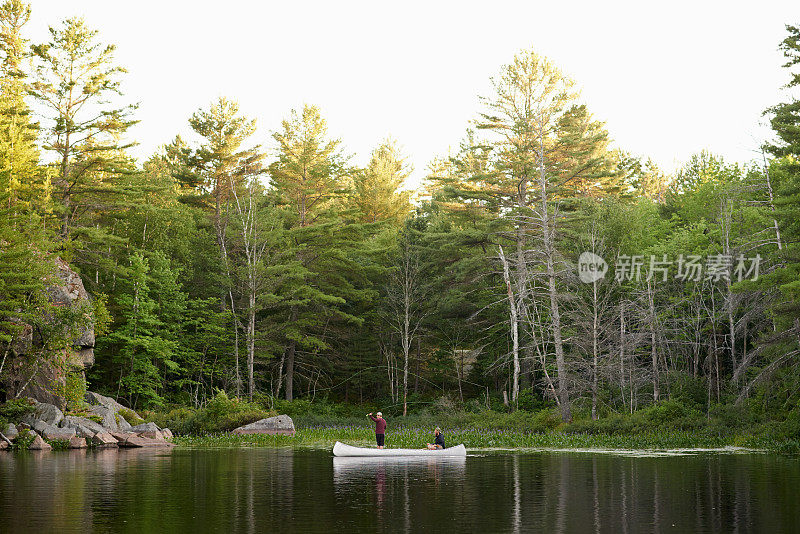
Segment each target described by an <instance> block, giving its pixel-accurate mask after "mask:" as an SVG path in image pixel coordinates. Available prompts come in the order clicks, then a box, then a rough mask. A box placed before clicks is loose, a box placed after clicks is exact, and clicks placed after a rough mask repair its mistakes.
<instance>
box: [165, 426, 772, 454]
mask: <svg viewBox="0 0 800 534" xmlns="http://www.w3.org/2000/svg"><path fill="white" fill-rule="evenodd" d="M445 439H446V442H447V444H448V446H453V445H458V444H459V443H463V444H464V445H466V447H467V448H468V449H493V448H498V449H516V448H525V449H529V448H534V449H535V448H555V449H583V448H585V449H646V450H657V449H684V448H719V447H725V446H742V447H751V448H767V447H768V445H769V443H767V442H764V441H759V440H757V439H752V438H748V437H719V436H707V435H701V434H698V433H696V432H691V431H674V432H645V433H641V434H636V435H629V436H625V435H604V434H566V433H563V432H549V433H534V432H524V431H519V430H510V429H491V430H489V429H484V428H456V429H449V430H447V431H446V432H445ZM175 441H176V443H178V444H179V445H182V446H187V447H307V448H330V447H332V446H333V444H334V443H335V442H336V441H342V442H345V443H348V444H350V445H356V446H363V447H373V446H374V445H375V435H374V433H373V431H372V429H370V428H368V427H365V426H353V425H333V426H327V427H313V428H302V429H299V430H297V432H296V433H295V435H294V436H285V435H278V436H268V435H245V436H237V435H233V434H209V435H205V436H179V437H177V438H175ZM431 441H433V434H432V432H431V431H430V430H429V429H428V428H415V427H410V426H403V427H401V428H396V429H394V430H392V431H390V432H387V434H386V446H387V447H389V448H423V447H425V443H427V442H431Z"/></svg>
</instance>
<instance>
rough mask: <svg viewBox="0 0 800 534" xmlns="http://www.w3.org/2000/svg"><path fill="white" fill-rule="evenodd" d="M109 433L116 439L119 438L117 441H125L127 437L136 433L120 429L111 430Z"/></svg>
mask: <svg viewBox="0 0 800 534" xmlns="http://www.w3.org/2000/svg"><path fill="white" fill-rule="evenodd" d="M109 434H111V435H112V436H113V437H114V439H115V440H117V443H123V442H124V441H125V440H126V439H128V438H130V437H133V436H135V435H136V434H133V433H131V432H120V431H116V432H109Z"/></svg>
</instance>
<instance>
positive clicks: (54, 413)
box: [22, 401, 64, 426]
mask: <svg viewBox="0 0 800 534" xmlns="http://www.w3.org/2000/svg"><path fill="white" fill-rule="evenodd" d="M34 402H35V403H36V405H35V406H36V408H35V410H34V411H33V413H29V414H25V416H24V417H23V418H22V420H23V421H24V422H26V423H28V424H31V423H30V422H29V421H28V420H29V419H30V420H34V419H38V420H39V421H44V422H45V423H47V424H48V425H52V426H58V424H59V423H60V422H61V421H62V419H64V412H62V411H61V410H60V409H59V408H58V406H56V405H54V404H48V403H46V402H36V401H34Z"/></svg>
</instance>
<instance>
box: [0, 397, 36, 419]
mask: <svg viewBox="0 0 800 534" xmlns="http://www.w3.org/2000/svg"><path fill="white" fill-rule="evenodd" d="M35 410H36V408H35V405H34V404H33V401H32V400H31V399H28V398H27V397H26V398H22V399H11V400H10V401H6V402H5V403H4V404H2V405H0V418H2V419H5V420H7V421H11V422H17V421H19V420H20V419H22V417H23V416H24V415H25V414H29V413H33V412H34V411H35Z"/></svg>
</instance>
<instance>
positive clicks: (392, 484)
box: [333, 456, 467, 532]
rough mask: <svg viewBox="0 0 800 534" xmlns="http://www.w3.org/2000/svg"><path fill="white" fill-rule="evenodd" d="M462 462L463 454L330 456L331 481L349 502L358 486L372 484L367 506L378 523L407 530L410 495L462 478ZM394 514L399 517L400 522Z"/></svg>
mask: <svg viewBox="0 0 800 534" xmlns="http://www.w3.org/2000/svg"><path fill="white" fill-rule="evenodd" d="M466 464H467V459H466V458H464V457H430V456H419V457H413V456H405V457H383V458H380V457H334V458H333V483H334V489H335V491H336V493H337V498H339V499H341V500H342V501H343V502H351V503H352V502H353V501H355V500H360V499H362V498H363V495H362V494H361V489H362V488H365V487H367V488H374V496H373V499H372V500H371V501H370V502H369V506H370V508H371V509H372V510H373V512H374V513H375V514H376V516H377V518H378V520H379V524H380V525H381V526H386V527H389V526H390V525H391V527H392V528H393V529H394V530H396V529H397V527H398V526H400V525H402V527H403V528H402V530H403V531H405V532H409V531H411V530H412V527H413V524H414V521H413V511H414V510H413V509H414V507H415V506H416V503H414V502H413V498H414V497H415V496H416V495H417V494H419V492H420V491H422V492H424V493H426V494H427V493H431V494H434V495H435V494H437V493H438V492H440V491H443V490H444V489H448V490H449V487H451V486H454V485H456V484H458V483H460V482H463V480H464V471H465V469H466ZM398 496H399V499H398V498H397V497H398ZM412 496H413V497H412ZM396 515H399V516H400V517H401V518H402V521H401V523H400V525H398V524H397V521H395V520H394V519H393V517H394V516H396Z"/></svg>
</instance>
